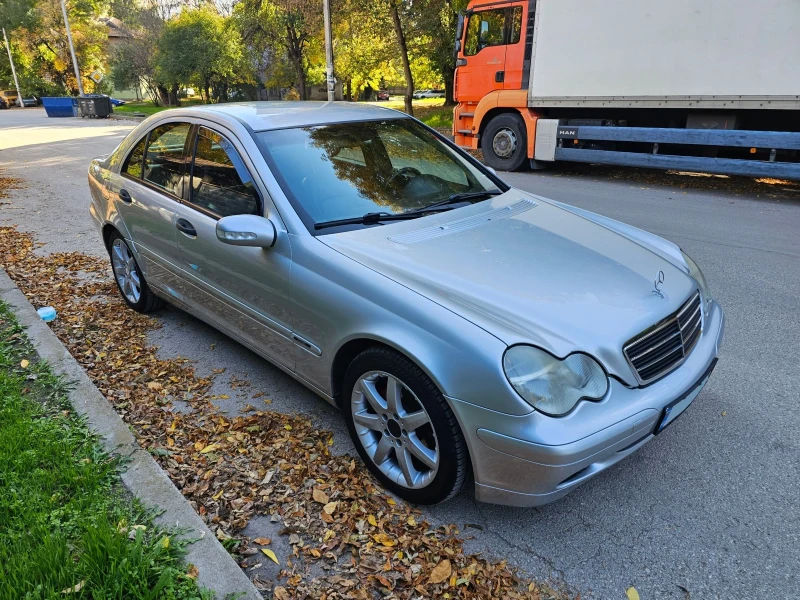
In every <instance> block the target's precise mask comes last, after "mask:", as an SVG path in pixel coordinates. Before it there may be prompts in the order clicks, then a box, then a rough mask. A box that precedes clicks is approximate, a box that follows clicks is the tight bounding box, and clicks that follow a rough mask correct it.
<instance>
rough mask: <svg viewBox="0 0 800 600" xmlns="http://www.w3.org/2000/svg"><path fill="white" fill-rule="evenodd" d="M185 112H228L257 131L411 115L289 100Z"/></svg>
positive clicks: (364, 106)
mask: <svg viewBox="0 0 800 600" xmlns="http://www.w3.org/2000/svg"><path fill="white" fill-rule="evenodd" d="M181 112H182V113H189V114H191V113H195V114H197V113H215V114H217V115H227V116H229V117H232V118H235V119H237V120H239V121H241V122H242V123H244V124H245V125H247V126H248V127H250V128H251V129H252V130H253V131H267V130H270V129H285V128H287V127H302V126H306V125H323V124H328V123H346V122H350V121H375V120H379V119H403V118H407V117H408V115H407V114H405V113H403V112H400V111H397V110H392V109H390V108H384V107H382V106H374V105H371V104H361V103H356V102H309V101H305V102H304V101H287V100H280V101H276V102H230V103H224V104H204V105H199V106H192V107H190V108H186V109H183V110H181Z"/></svg>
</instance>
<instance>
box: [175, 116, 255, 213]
mask: <svg viewBox="0 0 800 600" xmlns="http://www.w3.org/2000/svg"><path fill="white" fill-rule="evenodd" d="M201 129H207V130H208V131H211V132H212V133H216V134H217V135H218V136H220V137H221V138H223V139H224V140H225V141H226V142H228V143H229V144H230V145H231V147H232V148H233V150H234V152H236V153H237V154H239V151H238V150H237V149H236V146H235V145H234V144H233V142H231V141H230V140H229V139H228V136H226V135H224V134H222V133H220V132H219V131H216V130H215V129H213V128H212V127H209V126H208V125H203V124H200V123H194V124H193V127H192V130H191V131H190V132H189V135H190V136H191V137H192V146H191V150H192V152H191V157H188V158H189V185H188V191H187V190H184V197H183V198H182V199H181V204H184V205H185V206H187V207H188V208H191V209H193V210H196V211H197V212H199V213H201V214H203V215H205V216H207V217H209V218H211V219H214V220H215V221H219V220H220V219H224V218H225V217H223V216H222V215H220V214H218V213H215V212H214V211H212V210H209V209H207V208H205V207H204V206H200V205H199V204H195V203H194V201H193V199H192V192H193V191H194V186H193V185H192V179H194V160H195V158H196V156H197V140H198V138H199V137H200V130H201ZM239 161H240V162H241V163H242V168H243V169H244V170H246V171H247V174H248V175H249V176H250V181H252V182H253V190H255V193H256V210H257V214H256V215H255V216H258V217H263V216H264V213H265V208H264V207H265V204H264V199H263V197H262V195H261V191H260V190H259V189H258V185H256V179H255V177H253V174H252V173H251V172H250V169H248V168H247V165H246V164H245V163H244V161H243V160H242V157H241V155H239Z"/></svg>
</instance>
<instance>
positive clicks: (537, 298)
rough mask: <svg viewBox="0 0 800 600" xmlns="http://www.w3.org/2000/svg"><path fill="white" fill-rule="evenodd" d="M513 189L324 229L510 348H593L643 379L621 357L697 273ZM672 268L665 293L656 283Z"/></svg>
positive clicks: (364, 260)
mask: <svg viewBox="0 0 800 600" xmlns="http://www.w3.org/2000/svg"><path fill="white" fill-rule="evenodd" d="M590 214H591V213H583V214H576V213H574V212H572V211H570V210H566V209H564V208H560V207H558V206H556V204H555V203H553V202H552V201H549V200H547V199H544V198H541V197H538V196H533V195H530V194H526V193H524V192H521V191H519V190H515V189H512V190H510V191H508V192H506V193H504V194H503V195H501V196H497V197H495V198H492V199H491V200H486V201H484V202H480V203H477V204H473V205H471V206H468V207H465V208H461V209H456V210H452V211H448V212H445V213H439V214H435V215H430V216H427V217H423V218H420V219H415V220H410V221H400V222H390V223H388V224H386V225H384V226H380V227H371V228H365V229H360V230H356V231H349V232H344V233H338V234H331V235H324V236H320V237H319V238H318V239H319V240H321V241H322V242H323V243H325V244H327V245H328V246H330V247H331V248H333V249H335V250H337V251H339V252H341V253H342V254H344V255H346V256H348V257H350V258H351V259H353V260H355V261H357V262H359V263H361V264H362V265H364V266H366V267H368V268H370V269H373V270H375V271H377V272H379V273H381V274H383V275H385V276H386V277H388V278H389V279H392V280H393V281H396V282H397V283H399V284H401V285H404V286H406V287H408V288H410V289H412V290H414V291H416V292H417V293H419V294H421V295H422V296H425V297H426V298H428V299H430V300H431V301H433V302H436V303H437V304H440V305H442V306H444V307H446V308H448V309H450V310H451V311H453V312H455V313H457V314H459V315H461V316H462V317H463V318H465V319H467V320H469V321H471V322H472V323H474V324H475V325H477V326H479V327H481V328H483V329H485V330H486V331H488V332H489V333H491V334H493V335H495V336H496V337H497V338H499V339H500V340H502V341H503V342H505V343H506V344H508V345H513V344H517V343H528V344H534V345H537V346H539V347H542V348H545V349H547V350H548V351H550V352H552V353H553V354H555V355H556V356H560V357H563V356H566V355H567V354H570V353H572V352H576V351H580V352H586V353H589V354H591V355H593V356H595V357H596V358H597V359H599V360H600V361H601V362H602V363H603V364H604V366H605V367H606V369H607V370H608V371H609V372H610V373H612V374H615V375H617V376H618V377H620V378H621V379H623V380H624V381H628V382H630V383H631V384H634V383H635V380H634V378H633V375H632V373H631V370H630V367H629V366H628V365H627V362H626V361H625V359H624V356H623V354H622V346H623V345H624V343H625V342H626V341H628V340H629V339H630V338H632V337H633V336H635V335H637V334H639V333H641V332H642V331H644V330H645V329H647V328H648V327H650V326H652V325H654V324H655V323H657V322H658V321H660V320H661V319H663V318H664V317H666V316H668V315H669V314H670V313H672V312H674V311H675V310H677V309H678V308H679V307H680V305H681V304H682V303H683V302H684V301H686V299H687V298H688V297H689V296H690V294H691V293H692V292H693V291H694V290H695V289H696V284H695V282H694V280H693V279H692V278H691V277H690V276H689V275H688V273H687V272H686V271H685V270H684V269H682V268H681V267H680V266H678V265H676V264H675V263H674V262H672V261H670V260H668V259H666V258H665V257H664V253H663V251H659V250H660V249H659V248H656V247H651V246H650V245H648V244H646V243H643V242H642V241H641V239H635V238H632V237H630V236H626V235H621V234H620V233H618V232H617V231H614V230H613V229H612V228H609V227H608V225H607V224H599V223H598V222H595V220H593V219H591V218H589V217H587V216H586V215H590ZM659 271H663V273H664V278H663V279H664V282H663V284H662V285H661V286H660V291H661V295H658V294H655V293H654V280H655V279H656V278H657V277H658V273H659Z"/></svg>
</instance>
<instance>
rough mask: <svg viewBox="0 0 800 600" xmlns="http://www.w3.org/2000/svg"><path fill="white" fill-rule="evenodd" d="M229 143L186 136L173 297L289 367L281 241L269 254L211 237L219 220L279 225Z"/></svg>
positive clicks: (219, 133)
mask: <svg viewBox="0 0 800 600" xmlns="http://www.w3.org/2000/svg"><path fill="white" fill-rule="evenodd" d="M235 142H236V138H235V137H234V136H233V135H232V134H231V133H230V132H227V131H223V130H222V129H221V128H219V127H215V128H211V127H205V126H197V127H196V133H194V134H193V140H192V143H191V146H190V151H189V157H190V166H189V170H188V171H187V173H188V176H187V189H186V193H185V196H184V202H183V204H181V205H179V206H178V207H177V209H176V211H177V214H176V220H175V231H176V232H177V233H176V235H177V243H178V250H179V253H180V267H181V269H182V271H183V274H184V281H183V282H181V287H180V288H179V289H178V291H179V293H180V299H181V300H182V301H183V302H184V303H185V304H187V305H189V306H190V307H191V309H192V311H193V312H196V313H197V314H198V316H200V317H202V318H203V319H204V320H206V321H208V322H210V323H211V324H213V325H214V326H216V327H219V328H220V329H222V330H223V331H225V330H227V332H228V333H231V334H233V335H234V336H236V337H238V338H239V339H241V340H242V341H244V342H246V343H248V344H249V345H251V346H252V347H254V348H255V349H256V350H258V351H260V352H261V353H263V354H265V355H266V356H268V357H269V358H271V359H272V360H274V361H275V362H278V363H280V364H282V365H284V366H285V367H287V368H289V369H294V342H293V341H292V330H291V322H290V318H289V313H288V306H289V274H290V271H291V247H290V244H289V241H288V238H287V237H285V236H284V237H282V238H281V239H279V240H278V242H276V244H275V246H274V247H273V248H269V249H264V248H248V247H243V246H231V245H230V244H224V243H222V242H220V241H219V240H218V239H217V234H216V227H217V221H218V220H219V219H220V218H222V217H227V216H231V215H241V214H255V215H260V216H267V215H269V216H270V217H272V219H273V222H274V223H275V224H276V227H277V226H279V225H280V219H279V217H278V216H277V213H276V211H275V210H274V207H272V205H271V202H270V200H269V198H268V197H267V195H266V194H265V193H264V192H263V191H262V190H261V189H260V186H259V185H258V184H257V182H256V180H255V179H254V178H253V175H252V172H254V171H253V168H252V164H250V163H249V161H247V159H246V154H245V153H244V150H243V148H242V147H241V146H239V147H238V148H237V144H236V143H235Z"/></svg>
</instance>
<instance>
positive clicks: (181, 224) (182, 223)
mask: <svg viewBox="0 0 800 600" xmlns="http://www.w3.org/2000/svg"><path fill="white" fill-rule="evenodd" d="M175 227H177V228H178V231H180V232H181V233H183V234H184V235H188V236H189V237H197V230H196V229H195V228H194V225H192V224H191V223H189V221H187V220H186V219H178V220H177V221H175Z"/></svg>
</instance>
